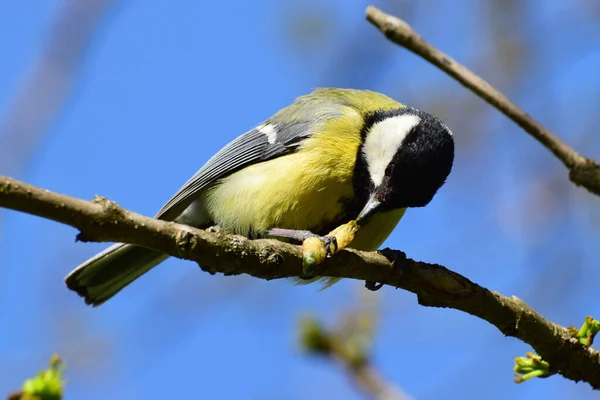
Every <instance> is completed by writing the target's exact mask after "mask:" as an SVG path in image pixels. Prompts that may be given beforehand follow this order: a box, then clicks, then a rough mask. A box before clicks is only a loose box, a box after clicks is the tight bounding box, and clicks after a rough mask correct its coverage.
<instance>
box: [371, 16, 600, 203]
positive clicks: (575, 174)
mask: <svg viewBox="0 0 600 400" xmlns="http://www.w3.org/2000/svg"><path fill="white" fill-rule="evenodd" d="M367 20H368V21H369V22H370V23H372V24H373V25H374V26H375V27H377V28H378V29H379V30H380V31H381V32H382V33H383V34H384V35H385V36H386V37H387V38H388V39H389V40H391V41H392V42H394V43H396V44H398V45H400V46H402V47H404V48H406V49H408V50H410V51H412V52H413V53H415V54H417V55H419V56H421V57H423V58H424V59H425V60H427V61H429V62H430V63H431V64H433V65H435V66H436V67H438V68H439V69H441V70H442V71H444V72H446V73H447V74H448V75H450V76H451V77H453V78H454V79H456V80H457V81H458V82H460V83H461V84H462V85H464V86H465V87H467V88H468V89H470V90H471V91H472V92H474V93H475V94H476V95H478V96H479V97H481V98H482V99H483V100H485V101H486V102H488V103H489V104H491V105H492V106H494V107H495V108H496V109H498V110H499V111H500V112H502V113H503V114H504V115H506V116H507V117H508V118H510V119H511V120H512V121H513V122H515V123H516V124H517V125H519V126H520V127H521V128H523V129H524V130H525V131H526V132H527V133H529V134H530V135H531V136H533V137H534V138H535V139H536V140H537V141H539V142H540V143H541V144H542V145H544V146H545V147H546V148H547V149H548V150H550V151H551V152H552V153H553V154H554V155H555V156H556V157H557V158H558V159H559V160H560V161H562V163H563V164H564V165H565V166H566V167H567V168H568V169H569V178H570V179H571V181H572V182H573V183H575V184H576V185H578V186H583V187H585V188H586V189H587V190H588V191H590V192H592V193H595V194H596V195H600V164H598V162H597V161H596V160H594V159H591V158H586V157H583V156H582V155H580V154H579V153H577V152H576V151H575V150H573V149H571V148H570V147H569V146H568V145H567V144H566V143H564V142H563V141H561V140H560V139H559V138H558V136H556V135H555V134H554V133H552V132H551V131H550V130H548V129H546V128H545V127H544V126H543V125H542V124H540V123H539V122H538V121H536V120H535V119H534V118H533V117H531V116H530V115H529V114H527V113H526V112H525V111H523V110H522V109H521V108H519V107H518V106H517V105H516V104H515V103H513V102H512V101H510V100H509V99H508V98H507V97H506V96H504V95H503V94H502V93H500V92H499V91H498V90H496V89H495V88H494V87H493V86H492V85H490V84H489V83H488V82H486V81H485V80H483V79H482V78H480V77H479V76H477V75H475V74H474V73H473V72H472V71H470V70H469V69H468V68H466V67H465V66H463V65H461V64H460V63H458V62H457V61H456V60H453V59H452V58H451V57H449V56H448V55H447V54H445V53H443V52H442V51H440V50H438V49H437V48H435V47H433V46H432V45H431V44H429V43H428V42H426V41H425V40H424V39H423V38H422V37H421V36H419V34H417V32H415V31H414V30H413V29H412V28H411V27H410V25H408V24H407V23H406V22H405V21H403V20H401V19H400V18H397V17H394V16H391V15H389V14H386V13H384V12H383V11H381V10H379V9H377V8H376V7H373V6H369V7H367Z"/></svg>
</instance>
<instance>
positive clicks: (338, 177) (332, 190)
mask: <svg viewBox="0 0 600 400" xmlns="http://www.w3.org/2000/svg"><path fill="white" fill-rule="evenodd" d="M453 160H454V140H453V138H452V132H451V131H450V129H448V127H447V126H446V125H445V124H444V123H442V122H441V121H440V120H439V119H437V118H436V117H434V116H432V115H430V114H428V113H425V112H422V111H418V110H416V109H413V108H409V107H406V106H404V105H402V104H400V103H398V102H396V101H395V100H393V99H391V98H389V97H387V96H385V95H383V94H380V93H376V92H372V91H366V90H351V89H335V88H321V89H316V90H315V91H313V92H312V93H310V94H308V95H304V96H301V97H298V98H297V99H296V101H295V102H294V103H293V104H291V105H290V106H288V107H285V108H283V109H282V110H280V111H278V112H277V113H276V114H275V115H273V116H272V117H271V118H269V119H268V120H266V121H264V122H263V123H261V124H260V125H258V126H257V127H256V128H254V129H252V130H250V131H248V132H246V133H244V134H243V135H241V136H239V137H238V138H237V139H235V140H233V141H232V142H231V143H229V144H227V145H226V146H225V147H223V149H221V150H220V151H219V152H217V153H216V154H215V155H214V156H213V157H212V158H211V159H209V160H208V162H207V163H206V164H204V166H203V167H202V168H200V170H198V172H196V174H195V175H194V176H192V178H191V179H190V180H188V181H187V182H186V183H185V184H184V185H183V186H182V187H181V189H179V191H178V192H177V193H175V195H174V196H173V197H172V198H171V200H169V201H168V202H167V203H166V204H165V205H164V206H163V207H162V208H161V209H160V211H159V212H158V214H157V215H156V218H158V219H161V220H165V221H175V222H178V223H182V224H186V225H189V226H193V227H196V228H208V227H211V226H218V227H219V228H220V229H221V230H223V231H225V232H229V233H233V234H240V235H244V236H247V237H250V238H257V237H263V236H265V235H272V236H276V237H284V238H292V239H300V240H304V239H306V240H307V241H308V240H309V239H314V237H316V238H318V239H319V240H320V241H321V242H323V245H324V248H325V249H326V250H327V251H328V252H333V251H330V249H331V248H332V246H329V245H331V240H330V239H331V238H333V241H335V238H336V231H335V229H336V228H337V227H340V226H344V224H346V223H348V222H349V221H355V222H354V225H349V226H350V229H351V230H352V232H351V235H350V236H349V237H350V239H349V240H347V241H349V242H350V243H345V244H343V245H349V247H352V248H355V249H359V250H369V251H370V250H376V249H377V248H378V247H379V246H380V245H381V244H382V243H383V242H384V240H385V239H386V238H387V237H388V236H389V235H390V233H391V232H392V230H393V229H394V228H395V226H396V225H397V223H398V222H399V221H400V219H401V218H402V216H403V215H404V212H405V210H406V208H408V207H423V206H425V205H427V204H428V203H429V202H430V201H431V199H432V198H433V196H434V195H435V193H436V192H437V191H438V189H439V188H440V187H441V186H442V185H443V184H444V182H445V181H446V179H447V177H448V175H449V173H450V170H451V169H452V163H453ZM358 227H360V229H357V228H358ZM347 230H348V229H346V231H347ZM332 231H333V232H332ZM328 233H330V235H328ZM334 244H336V243H334ZM337 244H338V247H339V243H337ZM333 248H334V250H335V246H333ZM168 257H169V256H168V255H166V254H162V253H159V252H157V251H154V250H150V249H147V248H144V247H139V246H134V245H129V244H116V245H113V246H111V247H109V248H107V249H106V250H104V251H103V252H101V253H99V254H97V255H96V256H94V257H92V258H91V259H89V260H87V261H86V262H84V263H83V264H81V265H80V266H78V267H77V268H75V269H74V270H73V271H72V272H71V273H69V275H67V277H66V279H65V282H66V284H67V286H68V288H69V289H71V290H74V291H75V292H77V293H78V294H79V295H80V296H82V297H83V298H84V299H85V302H86V303H87V304H91V305H93V306H98V305H100V304H102V303H104V302H105V301H107V300H108V299H110V298H111V297H113V296H114V295H115V294H117V293H118V292H119V291H120V290H121V289H123V288H124V287H125V286H127V285H129V284H130V283H131V282H133V281H134V280H136V279H137V278H139V277H140V276H141V275H143V274H144V273H146V272H147V271H149V270H150V269H152V268H153V267H155V266H156V265H158V264H159V263H161V262H162V261H164V260H165V259H167V258H168ZM333 282H334V280H331V281H330V282H329V283H333Z"/></svg>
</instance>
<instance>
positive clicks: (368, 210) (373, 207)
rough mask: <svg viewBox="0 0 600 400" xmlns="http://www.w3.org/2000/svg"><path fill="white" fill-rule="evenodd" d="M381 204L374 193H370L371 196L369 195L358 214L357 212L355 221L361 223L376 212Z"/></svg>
mask: <svg viewBox="0 0 600 400" xmlns="http://www.w3.org/2000/svg"><path fill="white" fill-rule="evenodd" d="M381 206H382V204H381V202H380V201H379V200H377V199H376V198H375V194H374V193H373V194H371V197H369V200H368V201H367V204H365V206H364V207H363V209H362V211H361V212H360V214H358V218H356V222H357V223H358V224H359V225H360V224H362V223H363V222H365V221H366V220H368V219H369V218H371V217H372V216H373V215H375V214H377V213H378V212H379V210H380V209H381Z"/></svg>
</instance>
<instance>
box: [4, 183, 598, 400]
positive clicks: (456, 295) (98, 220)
mask: <svg viewBox="0 0 600 400" xmlns="http://www.w3.org/2000/svg"><path fill="white" fill-rule="evenodd" d="M0 207H5V208H11V209H14V210H18V211H22V212H25V213H28V214H32V215H37V216H40V217H43V218H47V219H50V220H53V221H57V222H61V223H63V224H67V225H70V226H73V227H75V228H77V229H79V230H80V231H81V233H80V234H79V235H78V239H79V240H82V241H97V242H125V243H132V244H136V245H139V246H144V247H148V248H152V249H155V250H157V251H161V252H163V253H166V254H170V255H172V256H175V257H179V258H184V259H188V260H192V261H196V262H198V263H199V264H200V267H201V268H202V269H203V270H205V271H207V272H210V273H212V274H214V273H216V272H221V273H223V274H225V275H238V274H249V275H251V276H254V277H257V278H262V279H277V278H286V277H292V276H300V275H301V274H302V253H301V250H300V246H294V245H291V244H287V243H282V242H279V241H276V240H267V239H263V240H250V239H247V238H244V237H241V236H233V235H226V234H223V233H220V232H216V233H214V232H211V231H210V230H207V231H204V230H199V229H194V228H191V227H189V226H185V225H180V224H176V223H173V222H165V221H160V220H157V219H153V218H148V217H144V216H142V215H140V214H136V213H133V212H131V211H128V210H125V209H123V208H121V207H119V206H118V205H117V204H116V203H114V202H111V201H108V200H106V199H104V198H96V199H95V200H94V201H86V200H80V199H76V198H73V197H69V196H65V195H61V194H58V193H54V192H51V191H49V190H44V189H40V188H37V187H35V186H32V185H28V184H26V183H23V182H19V181H17V180H14V179H10V178H6V177H2V176H0ZM23 240H27V238H23ZM389 260H393V263H392V262H390V261H389ZM482 262H485V261H482ZM316 274H317V275H320V276H331V277H341V278H352V279H358V280H364V281H369V282H380V283H382V284H386V285H389V286H393V287H397V288H402V289H405V290H408V291H410V292H413V293H415V294H416V295H417V298H418V301H419V304H421V305H424V306H430V307H449V308H454V309H457V310H461V311H464V312H467V313H469V314H471V315H474V316H476V317H479V318H481V319H484V320H486V321H488V322H490V323H491V324H493V325H494V326H496V327H497V328H498V329H499V330H500V331H501V332H502V333H504V334H505V335H507V336H514V337H516V338H519V339H521V340H522V341H524V342H526V343H528V344H530V345H531V346H532V347H533V348H534V349H535V351H536V352H537V353H538V354H539V355H540V356H541V357H542V358H543V359H544V360H545V361H546V362H548V363H549V364H550V365H551V368H552V370H553V372H557V373H560V374H561V375H563V376H564V377H566V378H568V379H571V380H574V381H585V382H588V383H589V384H590V385H591V386H592V387H593V388H595V389H600V354H599V353H598V352H597V351H596V350H594V349H592V348H590V347H586V346H583V345H582V344H581V343H579V341H578V340H577V339H576V338H573V337H572V335H571V334H570V332H569V331H568V330H567V329H566V328H564V327H562V326H560V325H557V324H554V323H552V322H550V321H548V320H546V319H545V318H544V317H542V316H541V315H540V314H538V313H537V312H536V311H535V310H533V309H532V308H531V307H529V306H528V305H527V304H525V303H524V302H523V301H521V300H520V299H518V298H516V297H514V296H513V297H505V296H503V295H501V294H499V293H496V292H492V291H490V290H488V289H485V288H483V287H481V286H479V285H477V284H476V283H473V282H471V281H470V280H469V279H467V278H465V277H464V276H462V275H459V274H457V273H455V272H452V271H450V270H448V269H447V268H445V267H443V266H441V265H436V264H428V263H424V262H419V261H414V260H411V259H409V258H407V257H406V255H405V254H404V253H402V252H400V251H394V250H384V251H383V252H382V253H379V252H361V251H354V250H345V251H340V252H339V253H337V254H336V255H335V257H332V258H331V259H328V260H326V261H325V262H324V263H323V264H321V265H320V266H318V267H317V270H316Z"/></svg>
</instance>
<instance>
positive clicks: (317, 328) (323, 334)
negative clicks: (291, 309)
mask: <svg viewBox="0 0 600 400" xmlns="http://www.w3.org/2000/svg"><path fill="white" fill-rule="evenodd" d="M363 293H364V292H363ZM367 293H369V294H371V296H368V298H365V299H364V300H365V303H366V304H361V307H360V308H359V309H356V310H352V311H351V312H350V313H349V314H346V315H344V318H343V319H342V320H341V321H340V322H339V323H338V324H336V326H335V327H334V328H332V329H326V328H325V327H323V326H322V325H321V323H320V322H319V321H318V320H317V319H316V318H314V317H304V318H303V319H302V320H301V323H300V345H301V346H302V348H303V350H304V351H306V352H307V353H308V354H314V355H316V356H321V357H324V358H326V359H328V360H331V361H334V362H336V363H338V364H340V365H341V366H342V367H343V368H344V370H345V371H346V372H347V373H348V375H349V376H350V378H351V379H352V381H353V383H354V384H355V385H356V386H357V387H358V388H360V389H361V390H362V391H363V392H364V393H365V394H366V395H368V396H369V397H370V398H373V399H378V400H409V399H410V397H409V396H408V395H407V394H405V393H403V392H402V391H401V390H400V388H399V387H397V386H396V385H394V384H392V383H390V382H387V381H386V380H385V379H383V378H382V376H381V374H380V373H379V371H378V370H377V368H376V367H375V366H374V365H373V363H372V361H371V359H372V347H373V341H374V335H375V334H374V331H375V325H376V320H377V310H375V309H374V307H364V306H365V305H367V306H369V305H371V304H370V303H372V302H370V301H369V300H374V295H375V293H373V292H367Z"/></svg>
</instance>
